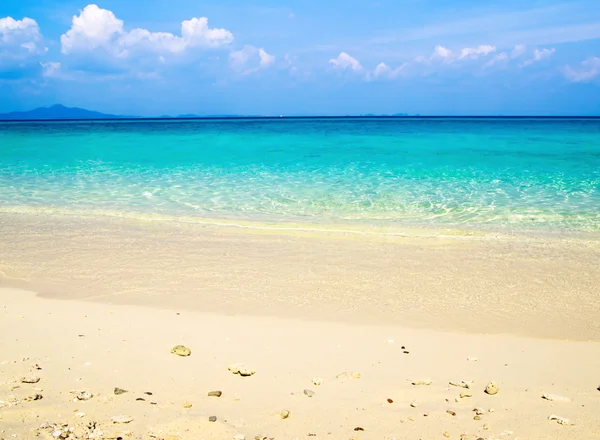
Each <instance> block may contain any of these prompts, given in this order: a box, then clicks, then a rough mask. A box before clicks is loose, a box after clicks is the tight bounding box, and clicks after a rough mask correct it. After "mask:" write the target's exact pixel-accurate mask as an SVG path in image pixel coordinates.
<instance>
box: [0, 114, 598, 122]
mask: <svg viewBox="0 0 600 440" xmlns="http://www.w3.org/2000/svg"><path fill="white" fill-rule="evenodd" d="M281 119H287V120H289V119H327V120H330V119H425V120H426V119H498V120H502V119H524V120H531V119H548V120H556V119H568V120H573V119H585V120H588V119H591V120H596V119H597V120H600V116H468V115H461V116H441V115H431V116H377V115H373V116H198V117H182V118H179V117H172V118H170V117H169V118H163V117H115V118H56V119H0V122H3V123H6V122H15V123H20V122H131V121H139V122H144V121H198V120H200V121H207V120H210V121H215V120H217V121H218V120H281Z"/></svg>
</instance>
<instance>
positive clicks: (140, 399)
mask: <svg viewBox="0 0 600 440" xmlns="http://www.w3.org/2000/svg"><path fill="white" fill-rule="evenodd" d="M135 400H136V401H137V402H145V401H146V399H144V398H143V397H138V398H137V399H135Z"/></svg>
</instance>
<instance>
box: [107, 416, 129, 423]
mask: <svg viewBox="0 0 600 440" xmlns="http://www.w3.org/2000/svg"><path fill="white" fill-rule="evenodd" d="M110 420H111V422H113V423H129V422H132V421H133V417H131V416H122V415H121V416H113V417H111V418H110Z"/></svg>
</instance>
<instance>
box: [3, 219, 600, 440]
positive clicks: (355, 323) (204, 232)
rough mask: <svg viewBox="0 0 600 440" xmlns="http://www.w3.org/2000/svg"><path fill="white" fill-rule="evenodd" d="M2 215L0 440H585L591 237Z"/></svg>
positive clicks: (592, 302) (592, 420) (591, 357)
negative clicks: (491, 389) (180, 352)
mask: <svg viewBox="0 0 600 440" xmlns="http://www.w3.org/2000/svg"><path fill="white" fill-rule="evenodd" d="M2 219H3V222H2V227H1V228H0V232H1V233H2V237H1V238H2V240H1V245H0V251H1V253H0V255H1V256H2V257H1V260H0V270H1V271H2V274H3V275H2V285H3V286H4V287H3V288H0V334H1V335H2V337H1V339H0V377H1V378H2V380H1V382H0V401H1V402H0V438H2V439H4V440H8V439H12V438H17V439H19V438H20V439H30V438H36V436H39V438H53V435H54V436H58V437H59V438H60V436H61V435H62V436H63V437H68V433H69V432H70V433H71V436H72V437H71V438H103V439H109V438H111V439H115V438H119V437H121V438H132V439H172V440H174V439H181V440H184V439H198V438H205V439H233V438H235V436H245V438H246V439H254V438H260V439H262V438H274V439H296V438H298V439H304V438H307V439H308V438H327V439H351V438H354V439H393V438H395V439H430V438H431V439H435V438H439V439H444V438H450V439H474V440H475V439H480V438H483V439H542V438H543V439H573V438H577V439H595V438H599V437H600V416H599V414H600V391H599V390H598V389H597V388H598V387H599V386H600V376H598V372H599V371H600V334H599V333H598V322H597V316H598V311H599V310H600V309H599V307H598V297H597V290H596V288H595V286H597V285H598V284H597V281H598V273H597V270H596V269H594V268H595V267H597V266H595V264H596V263H597V262H598V261H597V259H598V254H597V246H596V245H595V244H594V242H593V241H583V240H582V241H577V240H576V239H569V240H563V241H552V240H549V239H545V238H535V237H533V238H530V239H529V241H527V240H526V239H524V238H521V239H519V238H518V237H504V238H496V239H493V238H490V237H483V238H478V239H476V240H473V239H468V238H467V239H464V238H460V237H459V238H453V237H449V236H448V237H434V238H431V237H430V238H418V237H416V238H415V237H410V238H406V237H400V238H398V237H396V238H389V237H388V238H385V239H382V238H378V239H366V238H364V237H359V238H357V237H355V236H350V235H343V234H342V235H340V234H337V235H336V234H332V233H327V234H321V235H318V234H312V235H311V236H308V234H304V235H302V234H299V233H296V234H288V233H281V232H279V233H268V234H267V233H252V232H248V231H244V232H240V231H232V230H229V229H228V228H212V229H211V228H197V227H191V226H183V225H180V226H178V227H175V228H173V227H171V228H170V229H169V230H166V229H164V228H163V227H162V226H160V225H158V224H149V223H146V224H141V223H131V222H126V221H117V220H103V221H99V220H93V221H92V220H89V219H88V220H82V219H68V218H66V219H65V218H58V217H51V216H38V217H35V216H30V217H27V216H22V217H19V216H17V217H14V216H13V217H11V216H4V217H3V218H2ZM15 219H18V221H15ZM486 271H487V273H488V275H489V276H485V277H484V276H483V275H482V274H483V273H484V272H486ZM15 286H18V287H19V289H15V288H14V287H15ZM23 288H26V289H27V290H23ZM35 292H37V293H38V295H36V293H35ZM511 292H512V293H511ZM524 292H528V293H529V294H528V295H526V296H524V295H523V294H524ZM594 317H595V318H594ZM179 344H182V345H185V346H186V347H188V348H189V349H190V350H191V355H190V356H187V357H180V356H177V355H176V354H173V353H171V349H172V348H173V347H174V346H176V345H179ZM235 363H243V364H244V365H245V366H246V367H247V368H248V369H249V370H253V371H255V374H253V375H251V376H248V377H241V376H240V375H238V374H233V373H232V372H231V371H230V370H229V369H228V367H229V366H231V365H232V364H235ZM22 378H29V379H32V380H33V381H35V380H37V378H39V381H38V382H37V383H22ZM313 379H315V380H314V382H313ZM32 380H29V381H32ZM413 381H416V383H421V382H425V383H430V384H429V385H426V384H422V385H413ZM321 382H322V383H321ZM451 382H453V383H455V384H457V385H462V386H454V385H451V384H450V383H451ZM490 382H494V383H495V384H497V386H498V388H499V391H498V393H497V394H494V395H489V394H487V393H486V392H485V389H486V386H487V385H488V384H489V383H490ZM465 387H468V388H465ZM115 388H120V389H123V390H126V391H127V392H125V393H122V394H118V395H117V394H115ZM305 390H306V391H305ZM211 391H221V393H222V394H221V396H220V397H209V396H208V393H209V392H211ZM82 392H83V394H80V397H83V398H84V399H85V400H79V399H78V398H77V395H78V394H77V393H82ZM150 393H151V394H150ZM461 394H462V397H461ZM543 395H547V397H549V398H550V399H551V400H548V399H544V398H543V397H542V396H543ZM36 396H37V397H36ZM309 396H310V397H309ZM288 412H289V414H288ZM213 416H214V417H216V421H214V422H212V421H210V420H209V418H210V417H213ZM282 416H283V417H285V418H282ZM553 416H556V417H558V419H555V420H551V418H553ZM115 417H117V418H116V419H113V418H115ZM113 420H115V421H121V422H127V423H113ZM40 427H42V428H40ZM71 428H72V429H71ZM69 429H71V431H69ZM238 438H242V437H238Z"/></svg>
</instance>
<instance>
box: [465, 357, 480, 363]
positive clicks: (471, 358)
mask: <svg viewBox="0 0 600 440" xmlns="http://www.w3.org/2000/svg"><path fill="white" fill-rule="evenodd" d="M467 360H468V361H470V362H477V361H478V359H477V358H476V357H471V356H470V357H468V358H467Z"/></svg>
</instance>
